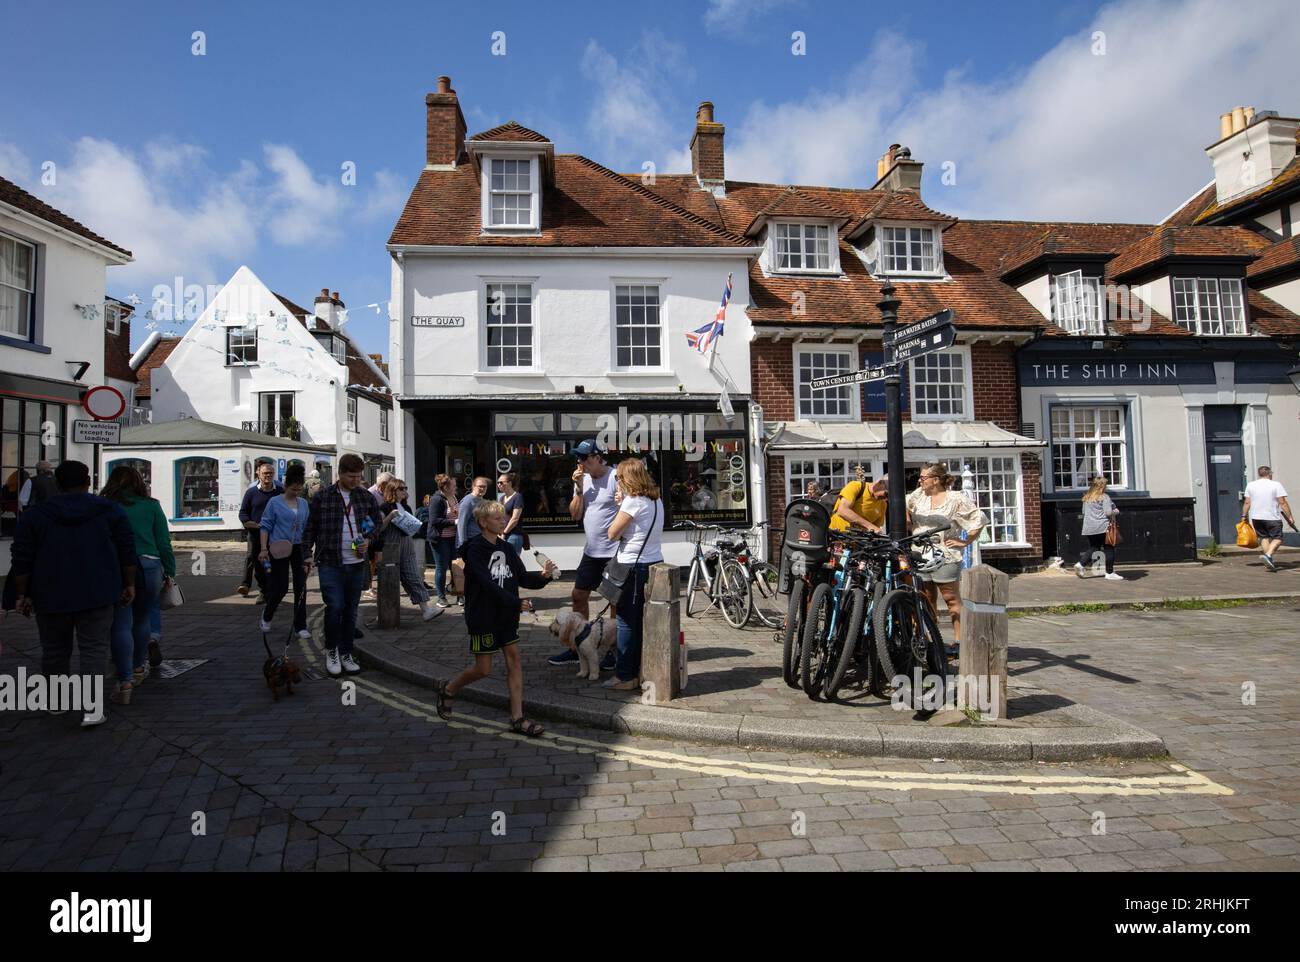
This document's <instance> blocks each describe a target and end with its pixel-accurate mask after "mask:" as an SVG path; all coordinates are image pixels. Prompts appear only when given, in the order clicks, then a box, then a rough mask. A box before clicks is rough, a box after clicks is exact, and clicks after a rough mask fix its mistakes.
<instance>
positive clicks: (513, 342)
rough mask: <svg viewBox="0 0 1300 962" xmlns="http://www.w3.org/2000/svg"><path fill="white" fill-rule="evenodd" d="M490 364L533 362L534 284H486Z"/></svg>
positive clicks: (501, 365) (494, 365)
mask: <svg viewBox="0 0 1300 962" xmlns="http://www.w3.org/2000/svg"><path fill="white" fill-rule="evenodd" d="M483 327H484V330H485V331H486V333H487V366H488V367H490V368H510V367H532V366H533V285H531V284H489V285H488V286H487V323H486V324H485V325H484V326H483Z"/></svg>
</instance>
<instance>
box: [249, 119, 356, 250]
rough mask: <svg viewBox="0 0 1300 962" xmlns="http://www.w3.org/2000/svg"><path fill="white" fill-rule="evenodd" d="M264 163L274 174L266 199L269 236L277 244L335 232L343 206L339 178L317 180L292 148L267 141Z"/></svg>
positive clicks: (330, 236) (320, 237)
mask: <svg viewBox="0 0 1300 962" xmlns="http://www.w3.org/2000/svg"><path fill="white" fill-rule="evenodd" d="M264 150H265V154H266V165H267V167H269V168H270V169H271V172H272V173H273V174H274V175H275V182H274V184H273V185H272V187H271V189H270V191H269V194H268V198H267V199H268V201H269V202H270V204H271V210H270V215H269V217H268V222H267V223H268V227H269V228H270V231H271V237H272V238H273V239H275V240H276V241H277V242H279V243H281V244H288V245H294V244H306V243H309V242H311V241H322V240H330V239H333V238H334V237H336V236H337V235H338V232H339V226H340V225H339V223H338V218H339V214H340V213H341V212H342V210H343V208H344V207H345V206H346V204H345V201H344V198H343V191H344V189H345V188H344V186H343V182H342V179H341V178H337V179H335V180H333V181H332V182H331V181H330V180H327V179H323V178H322V179H320V180H318V179H317V178H316V177H315V176H314V175H313V174H312V172H311V168H310V167H308V166H307V164H306V163H305V162H304V161H303V159H302V158H301V157H299V156H298V153H297V151H295V150H294V149H293V148H292V147H286V146H284V145H283V144H267V145H266V146H265V148H264Z"/></svg>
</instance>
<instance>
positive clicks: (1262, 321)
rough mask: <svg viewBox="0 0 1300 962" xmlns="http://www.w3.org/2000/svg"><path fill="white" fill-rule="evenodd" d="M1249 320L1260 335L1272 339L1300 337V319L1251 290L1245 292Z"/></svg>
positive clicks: (1268, 298) (1269, 298) (1265, 296)
mask: <svg viewBox="0 0 1300 962" xmlns="http://www.w3.org/2000/svg"><path fill="white" fill-rule="evenodd" d="M1246 302H1247V304H1249V305H1250V320H1251V323H1252V324H1253V325H1254V327H1255V330H1256V331H1258V332H1259V333H1260V334H1267V335H1270V336H1272V337H1300V317H1296V315H1295V314H1293V313H1292V312H1291V311H1289V310H1287V309H1286V308H1285V307H1283V306H1282V305H1281V304H1279V303H1278V302H1277V301H1275V300H1273V299H1272V298H1271V297H1268V296H1267V295H1265V294H1261V293H1260V292H1259V291H1257V290H1254V289H1253V288H1251V289H1249V290H1248V291H1247V295H1246Z"/></svg>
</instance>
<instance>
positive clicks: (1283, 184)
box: [1194, 156, 1300, 224]
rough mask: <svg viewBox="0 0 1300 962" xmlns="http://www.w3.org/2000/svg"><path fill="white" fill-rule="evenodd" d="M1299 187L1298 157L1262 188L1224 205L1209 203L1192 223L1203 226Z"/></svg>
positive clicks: (1231, 199)
mask: <svg viewBox="0 0 1300 962" xmlns="http://www.w3.org/2000/svg"><path fill="white" fill-rule="evenodd" d="M1290 187H1300V156H1297V157H1296V158H1294V159H1293V160H1292V161H1291V163H1289V164H1287V165H1286V167H1284V168H1282V171H1281V173H1279V174H1278V175H1277V176H1276V177H1274V178H1273V179H1272V180H1270V181H1269V182H1268V183H1267V184H1265V185H1264V186H1263V187H1260V188H1258V189H1257V190H1252V191H1251V192H1250V193H1248V194H1239V195H1238V196H1236V197H1230V198H1229V199H1228V200H1227V201H1226V202H1225V203H1223V204H1218V203H1214V202H1211V203H1210V205H1209V206H1208V207H1206V208H1205V209H1204V210H1202V211H1201V212H1200V213H1199V214H1197V215H1196V220H1195V221H1194V223H1197V224H1204V223H1206V222H1207V221H1210V220H1213V219H1216V218H1220V217H1223V216H1225V215H1228V214H1230V213H1232V212H1233V211H1235V210H1239V209H1240V208H1242V207H1245V206H1246V205H1247V204H1253V203H1255V202H1256V201H1258V200H1261V199H1263V198H1265V197H1267V196H1269V195H1270V194H1275V193H1278V192H1279V191H1282V190H1284V189H1286V188H1290Z"/></svg>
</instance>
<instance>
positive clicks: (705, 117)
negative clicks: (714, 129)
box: [695, 100, 713, 124]
mask: <svg viewBox="0 0 1300 962" xmlns="http://www.w3.org/2000/svg"><path fill="white" fill-rule="evenodd" d="M695 122H696V123H699V124H711V123H713V103H712V101H708V100H706V101H704V102H703V103H701V104H700V107H699V109H698V110H696V111H695Z"/></svg>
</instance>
